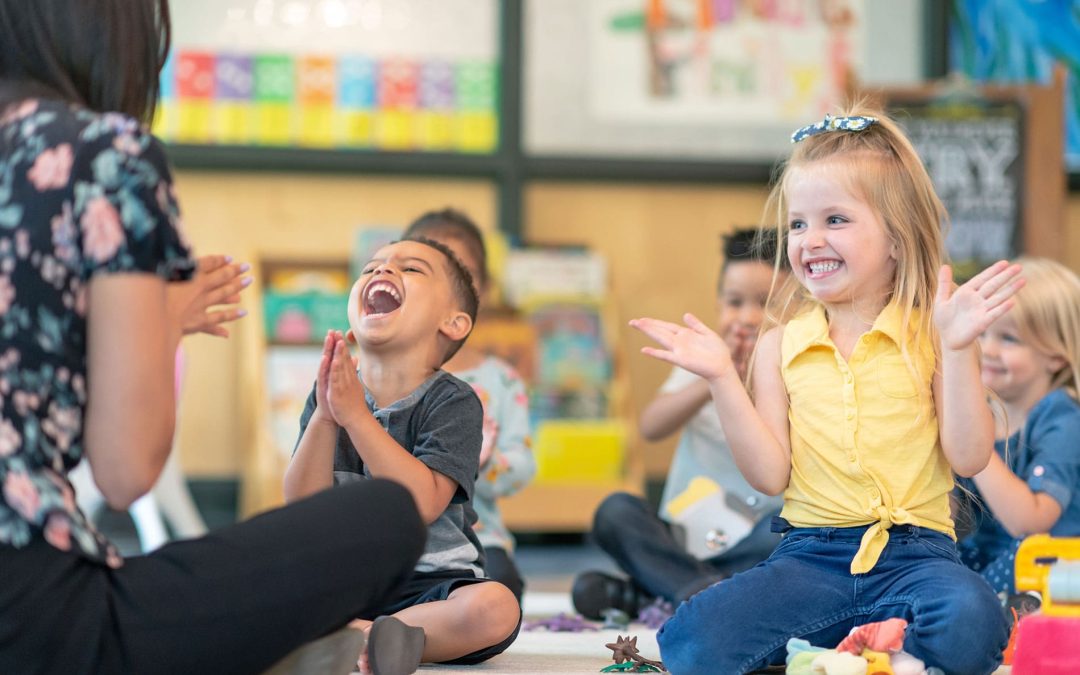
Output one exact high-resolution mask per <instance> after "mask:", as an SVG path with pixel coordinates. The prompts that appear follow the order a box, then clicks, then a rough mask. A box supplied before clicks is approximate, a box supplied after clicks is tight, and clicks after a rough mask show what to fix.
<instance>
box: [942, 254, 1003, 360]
mask: <svg viewBox="0 0 1080 675" xmlns="http://www.w3.org/2000/svg"><path fill="white" fill-rule="evenodd" d="M1019 274H1020V266H1019V265H1015V264H1014V265H1010V264H1009V263H1008V261H1005V260H999V261H998V262H996V263H994V264H993V265H991V266H990V267H987V268H986V269H985V270H983V271H982V272H979V273H978V274H976V275H975V276H974V277H972V278H971V279H970V280H968V282H967V283H965V284H964V285H962V286H960V287H959V288H955V289H954V288H953V280H952V268H951V267H949V266H948V265H943V266H942V268H941V270H940V271H939V272H938V289H937V297H935V298H934V323H935V324H936V325H937V329H938V332H939V333H940V334H941V345H942V347H944V348H946V349H952V350H957V349H964V348H965V347H967V346H969V345H970V344H971V343H972V342H974V341H975V338H977V337H979V336H980V335H982V333H983V331H985V330H986V329H987V328H988V327H989V326H990V324H992V323H993V322H994V321H995V320H997V318H998V317H1000V316H1002V315H1003V314H1005V313H1006V312H1008V311H1009V310H1010V309H1012V307H1013V304H1014V302H1013V300H1012V296H1013V295H1015V294H1016V292H1017V291H1018V290H1020V289H1021V288H1022V287H1023V286H1024V279H1023V277H1020V276H1019Z"/></svg>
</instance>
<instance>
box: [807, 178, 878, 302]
mask: <svg viewBox="0 0 1080 675" xmlns="http://www.w3.org/2000/svg"><path fill="white" fill-rule="evenodd" d="M849 170H850V168H848V167H847V166H846V165H844V164H841V163H839V162H834V161H829V160H825V161H820V162H814V163H811V164H806V165H803V166H798V167H794V168H792V169H791V174H790V175H789V177H788V179H787V187H786V197H787V206H788V212H787V225H788V244H787V255H788V260H789V261H790V263H791V269H792V272H793V274H794V275H795V278H796V279H798V280H799V283H800V284H802V285H803V286H804V287H805V288H806V289H807V290H808V291H809V292H810V293H811V295H813V296H814V297H815V298H816V299H818V300H820V301H821V302H822V303H825V304H826V305H836V304H841V303H850V304H853V305H856V306H858V307H860V308H878V309H880V307H882V306H884V304H885V303H886V301H887V300H888V298H889V296H890V295H891V293H892V291H893V284H894V278H895V275H896V255H895V252H894V246H893V244H892V241H891V240H890V238H889V235H888V232H887V231H886V229H885V224H884V223H883V222H882V221H881V219H880V218H879V217H878V215H877V214H876V213H875V211H874V210H873V209H872V208H871V207H870V204H868V203H867V202H866V201H865V200H863V199H861V198H860V197H858V196H856V195H854V194H852V193H851V192H850V191H849V189H848V184H849V183H850V181H847V180H845V177H844V172H846V171H849Z"/></svg>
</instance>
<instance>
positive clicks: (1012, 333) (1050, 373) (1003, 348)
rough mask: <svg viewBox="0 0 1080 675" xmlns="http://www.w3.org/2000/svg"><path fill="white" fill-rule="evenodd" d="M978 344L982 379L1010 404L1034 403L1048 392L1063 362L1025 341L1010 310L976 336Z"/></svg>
mask: <svg viewBox="0 0 1080 675" xmlns="http://www.w3.org/2000/svg"><path fill="white" fill-rule="evenodd" d="M979 348H980V350H981V352H982V360H981V364H982V383H983V384H984V385H986V386H987V387H989V388H990V389H991V390H992V391H993V392H994V393H995V394H997V395H998V397H1000V398H1001V400H1002V401H1004V402H1005V403H1009V404H1020V405H1022V406H1024V407H1030V406H1032V405H1035V403H1037V402H1038V401H1039V400H1041V399H1042V398H1043V397H1044V396H1046V395H1047V394H1048V393H1050V390H1051V389H1052V388H1053V385H1052V383H1053V379H1054V374H1055V373H1057V372H1058V371H1059V370H1061V369H1062V368H1063V367H1064V366H1065V361H1064V359H1062V358H1061V357H1059V356H1052V355H1049V354H1046V353H1044V352H1042V351H1040V350H1038V349H1036V348H1035V347H1034V346H1032V345H1031V344H1028V343H1027V342H1026V341H1025V340H1024V338H1023V336H1022V335H1021V333H1020V330H1019V328H1018V326H1017V325H1016V321H1015V320H1014V319H1013V318H1012V316H1010V315H1009V314H1006V315H1005V316H1003V317H1001V318H999V319H998V320H997V321H995V322H994V323H992V324H990V327H989V328H987V329H986V331H985V332H984V333H983V334H982V335H981V336H979Z"/></svg>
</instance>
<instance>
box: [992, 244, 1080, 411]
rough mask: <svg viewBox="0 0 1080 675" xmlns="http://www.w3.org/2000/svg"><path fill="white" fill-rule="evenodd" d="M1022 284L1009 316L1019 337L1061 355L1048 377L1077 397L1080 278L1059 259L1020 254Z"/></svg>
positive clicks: (1046, 351) (1079, 373) (1079, 349)
mask: <svg viewBox="0 0 1080 675" xmlns="http://www.w3.org/2000/svg"><path fill="white" fill-rule="evenodd" d="M1016 262H1018V263H1020V265H1021V266H1022V267H1023V268H1024V280H1025V284H1024V287H1023V288H1021V289H1020V291H1019V292H1018V293H1017V294H1016V296H1015V300H1016V304H1015V305H1014V306H1013V308H1012V309H1011V310H1010V311H1009V316H1011V317H1012V318H1013V320H1014V321H1015V322H1016V330H1017V332H1018V333H1019V334H1020V339H1021V340H1023V341H1024V342H1025V343H1026V344H1029V345H1031V346H1032V347H1033V348H1035V349H1036V350H1038V351H1040V352H1042V353H1043V354H1046V355H1047V356H1056V357H1059V358H1061V359H1062V360H1063V361H1064V362H1065V365H1063V366H1062V367H1061V369H1060V370H1058V371H1057V372H1056V373H1054V377H1053V379H1052V381H1051V386H1052V387H1053V388H1054V389H1065V390H1066V391H1067V392H1068V393H1069V395H1070V396H1072V397H1073V399H1077V398H1078V392H1077V385H1078V384H1080V278H1078V277H1077V276H1076V274H1075V273H1073V271H1072V270H1070V269H1069V268H1067V267H1065V266H1064V265H1062V264H1061V263H1057V262H1054V261H1053V260H1048V259H1046V258H1020V259H1018V260H1017V261H1016Z"/></svg>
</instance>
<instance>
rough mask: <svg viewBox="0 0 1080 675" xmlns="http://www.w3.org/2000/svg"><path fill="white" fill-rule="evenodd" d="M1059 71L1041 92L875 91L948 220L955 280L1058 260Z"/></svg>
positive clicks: (946, 85)
mask: <svg viewBox="0 0 1080 675" xmlns="http://www.w3.org/2000/svg"><path fill="white" fill-rule="evenodd" d="M1065 82H1066V71H1065V70H1064V69H1062V68H1058V69H1056V70H1055V71H1054V77H1053V79H1052V81H1051V82H1050V83H1049V84H1048V85H1046V86H1043V85H1040V84H1015V85H987V84H983V85H973V84H971V83H970V82H966V81H963V80H956V79H953V80H946V81H942V82H935V83H931V84H929V85H926V86H922V87H915V88H900V89H895V90H885V91H884V92H881V95H882V97H883V101H882V102H883V104H884V105H886V107H887V108H888V109H890V111H891V112H892V114H893V116H894V117H895V118H896V120H897V121H898V122H899V123H900V124H901V125H902V126H904V127H905V130H906V131H907V133H908V134H909V136H910V137H911V140H912V143H913V144H914V145H915V149H916V151H917V152H918V153H919V156H920V158H921V159H922V160H923V163H924V164H925V165H926V168H927V171H928V172H929V173H930V177H931V179H932V180H933V181H934V188H935V190H936V191H937V193H938V195H939V196H940V197H941V200H942V202H943V203H944V204H945V208H946V209H947V210H948V212H949V216H950V231H949V234H948V237H947V239H946V244H947V246H948V250H949V256H950V258H951V259H952V260H953V262H954V264H955V265H956V267H957V268H958V269H957V272H958V276H961V277H963V276H968V275H969V274H970V273H972V272H974V271H976V270H978V269H981V268H983V267H985V266H986V265H988V264H990V263H993V262H995V261H997V260H1000V259H1002V258H1012V257H1015V256H1017V255H1033V256H1045V257H1048V258H1052V259H1055V260H1060V259H1061V257H1062V255H1063V254H1064V250H1065V245H1064V243H1065V233H1064V214H1065V187H1066V186H1065V182H1066V181H1065V175H1064V173H1063V172H1062V166H1063V163H1064V158H1063V147H1064V141H1063V134H1064V126H1065V125H1064V119H1063V106H1062V100H1063V98H1064V96H1065Z"/></svg>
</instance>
